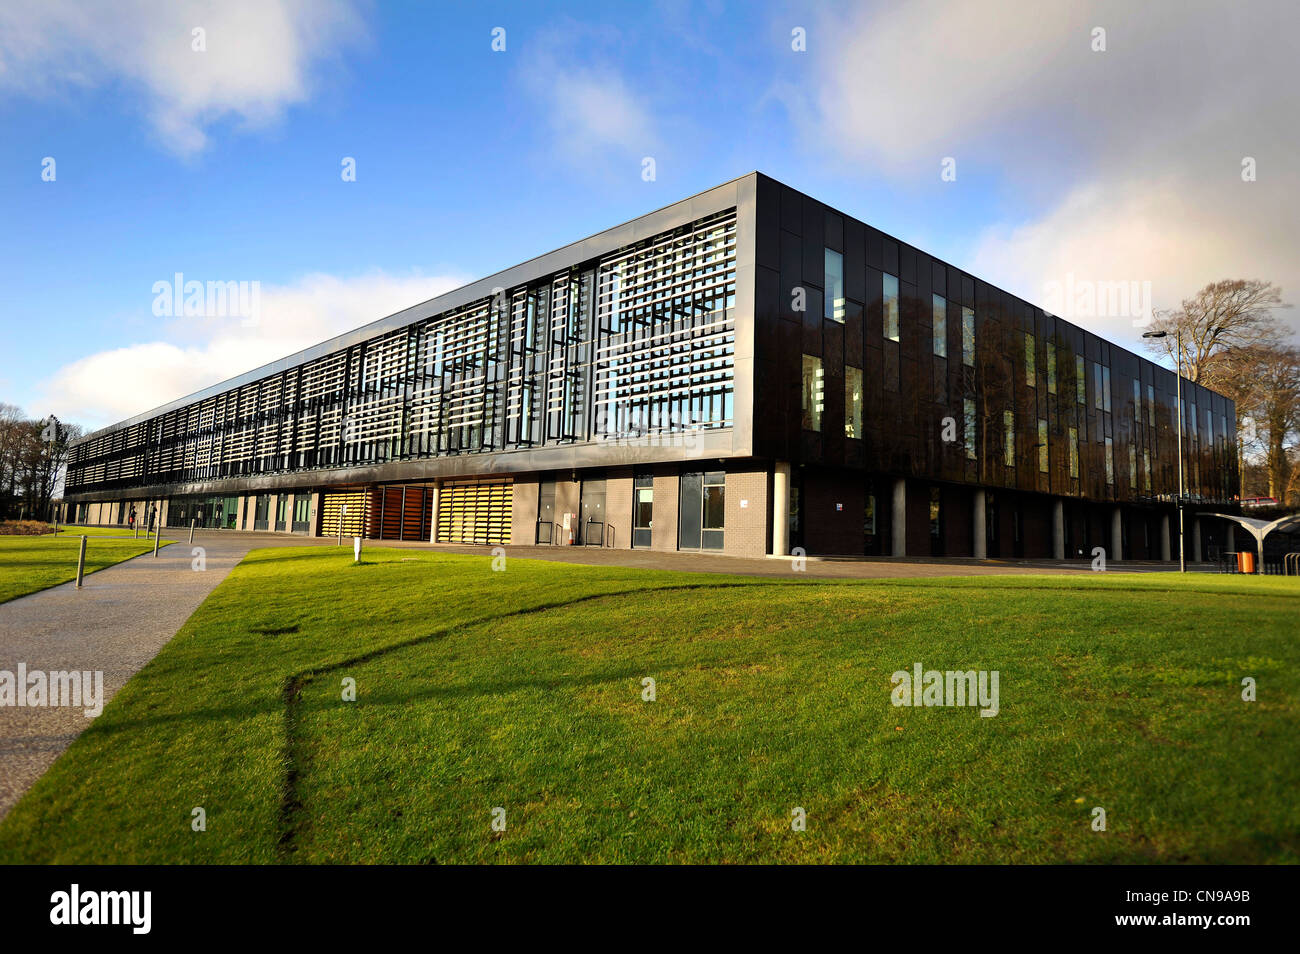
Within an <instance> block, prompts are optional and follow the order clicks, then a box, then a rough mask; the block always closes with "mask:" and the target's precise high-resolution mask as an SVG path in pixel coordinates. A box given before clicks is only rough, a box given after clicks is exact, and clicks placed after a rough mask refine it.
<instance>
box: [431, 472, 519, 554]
mask: <svg viewBox="0 0 1300 954" xmlns="http://www.w3.org/2000/svg"><path fill="white" fill-rule="evenodd" d="M512 490H513V486H512V484H511V483H510V481H479V482H475V481H467V482H463V483H451V482H448V483H447V484H445V485H444V486H443V488H442V491H441V493H440V494H439V497H438V542H439V543H480V544H492V543H502V544H505V543H509V542H510V503H511V495H512Z"/></svg>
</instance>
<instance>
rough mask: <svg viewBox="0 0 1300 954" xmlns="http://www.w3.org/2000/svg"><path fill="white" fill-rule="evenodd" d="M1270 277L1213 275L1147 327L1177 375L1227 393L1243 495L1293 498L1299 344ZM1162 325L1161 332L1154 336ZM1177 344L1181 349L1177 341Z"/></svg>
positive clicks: (1299, 443) (1299, 476)
mask: <svg viewBox="0 0 1300 954" xmlns="http://www.w3.org/2000/svg"><path fill="white" fill-rule="evenodd" d="M1289 307H1290V305H1288V304H1286V303H1285V302H1283V301H1282V290H1281V289H1280V288H1278V287H1277V286H1276V285H1274V284H1273V283H1272V282H1265V281H1259V280H1240V279H1237V280H1230V281H1221V282H1212V283H1210V284H1209V285H1206V286H1205V287H1204V288H1202V289H1201V290H1200V291H1198V292H1197V293H1196V294H1195V295H1193V296H1192V297H1191V298H1187V299H1184V300H1183V302H1182V304H1181V305H1180V306H1179V307H1177V308H1173V309H1170V310H1168V311H1164V312H1160V313H1158V314H1157V315H1156V317H1155V320H1154V321H1153V322H1152V325H1151V328H1150V329H1149V331H1148V332H1147V334H1146V336H1145V337H1146V343H1147V346H1148V348H1149V349H1150V350H1151V351H1152V352H1153V353H1155V354H1157V355H1159V356H1162V357H1165V358H1168V359H1169V360H1170V362H1171V363H1173V364H1181V366H1182V372H1183V375H1184V376H1185V377H1186V378H1187V379H1188V380H1189V381H1194V382H1196V383H1198V384H1203V385H1205V386H1206V387H1208V388H1210V389H1211V390H1214V391H1218V392H1219V393H1220V394H1222V395H1224V396H1225V397H1229V398H1232V400H1233V401H1234V402H1235V403H1236V410H1237V421H1236V424H1237V461H1238V470H1239V472H1240V474H1241V495H1242V496H1243V497H1264V496H1268V497H1274V498H1276V499H1277V500H1278V502H1279V503H1282V504H1291V505H1295V504H1300V347H1297V344H1296V340H1295V335H1294V334H1293V333H1292V332H1290V331H1289V330H1288V329H1287V328H1286V327H1285V326H1284V325H1283V324H1282V323H1281V322H1279V321H1278V319H1277V315H1276V311H1277V310H1278V309H1282V308H1289ZM1161 332H1163V333H1164V336H1163V337H1154V335H1158V334H1160V333H1161ZM1180 344H1181V349H1182V350H1181V355H1180V353H1179V346H1180Z"/></svg>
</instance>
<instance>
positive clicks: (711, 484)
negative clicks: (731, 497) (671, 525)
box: [677, 470, 727, 550]
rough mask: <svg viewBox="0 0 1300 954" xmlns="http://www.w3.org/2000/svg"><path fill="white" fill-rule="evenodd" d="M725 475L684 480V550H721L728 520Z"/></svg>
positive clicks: (680, 543)
mask: <svg viewBox="0 0 1300 954" xmlns="http://www.w3.org/2000/svg"><path fill="white" fill-rule="evenodd" d="M726 484H727V475H726V473H725V472H724V471H721V470H715V471H709V472H707V473H689V474H682V476H681V503H680V507H679V514H678V521H677V547H678V549H680V550H721V549H722V541H723V529H724V524H725V519H726Z"/></svg>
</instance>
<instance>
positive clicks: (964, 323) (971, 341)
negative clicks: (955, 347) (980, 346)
mask: <svg viewBox="0 0 1300 954" xmlns="http://www.w3.org/2000/svg"><path fill="white" fill-rule="evenodd" d="M961 363H962V364H964V365H966V366H967V367H968V368H973V367H975V312H974V310H973V309H971V308H966V307H963V308H962V310H961Z"/></svg>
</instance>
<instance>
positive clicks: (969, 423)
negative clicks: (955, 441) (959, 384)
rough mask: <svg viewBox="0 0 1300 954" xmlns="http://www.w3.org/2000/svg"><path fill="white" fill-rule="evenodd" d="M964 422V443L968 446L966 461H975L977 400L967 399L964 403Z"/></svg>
mask: <svg viewBox="0 0 1300 954" xmlns="http://www.w3.org/2000/svg"><path fill="white" fill-rule="evenodd" d="M962 412H963V416H964V417H965V421H964V422H963V427H964V430H963V431H962V441H963V443H964V444H965V445H966V459H967V460H974V459H975V399H974V398H966V400H964V401H963V402H962Z"/></svg>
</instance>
